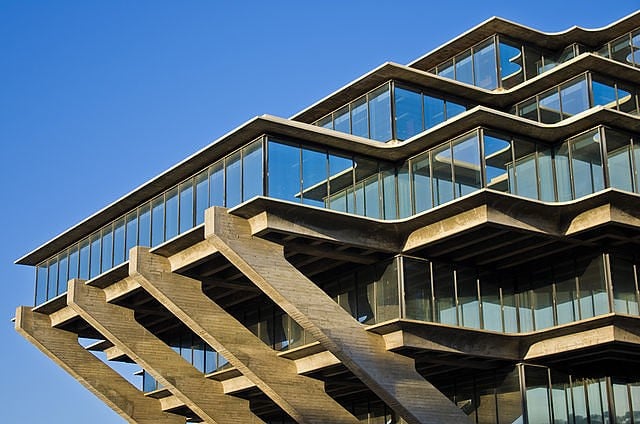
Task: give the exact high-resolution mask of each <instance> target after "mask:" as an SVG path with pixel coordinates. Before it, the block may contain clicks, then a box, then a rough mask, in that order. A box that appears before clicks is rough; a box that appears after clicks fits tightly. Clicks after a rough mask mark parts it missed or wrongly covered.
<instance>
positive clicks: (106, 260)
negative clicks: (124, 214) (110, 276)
mask: <svg viewBox="0 0 640 424" xmlns="http://www.w3.org/2000/svg"><path fill="white" fill-rule="evenodd" d="M112 266H113V232H112V230H111V225H109V226H108V227H107V228H103V229H102V266H101V268H100V270H101V272H105V271H107V270H109V269H111V267H112Z"/></svg>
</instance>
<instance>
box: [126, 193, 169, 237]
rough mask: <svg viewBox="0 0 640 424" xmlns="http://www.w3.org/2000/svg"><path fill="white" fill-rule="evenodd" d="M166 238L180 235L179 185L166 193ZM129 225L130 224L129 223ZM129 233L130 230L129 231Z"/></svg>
mask: <svg viewBox="0 0 640 424" xmlns="http://www.w3.org/2000/svg"><path fill="white" fill-rule="evenodd" d="M164 207H165V223H164V226H165V233H164V235H165V237H164V239H165V240H169V239H171V238H173V237H175V236H177V235H178V187H174V188H172V189H171V190H169V191H168V192H167V193H166V194H165V206H164ZM127 227H128V224H127ZM127 233H128V231H127Z"/></svg>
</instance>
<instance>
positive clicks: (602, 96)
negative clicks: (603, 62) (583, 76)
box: [591, 77, 616, 108]
mask: <svg viewBox="0 0 640 424" xmlns="http://www.w3.org/2000/svg"><path fill="white" fill-rule="evenodd" d="M591 90H593V105H594V106H605V107H610V108H615V107H616V89H615V88H614V87H613V84H608V83H605V82H600V81H597V80H596V77H593V81H592V83H591Z"/></svg>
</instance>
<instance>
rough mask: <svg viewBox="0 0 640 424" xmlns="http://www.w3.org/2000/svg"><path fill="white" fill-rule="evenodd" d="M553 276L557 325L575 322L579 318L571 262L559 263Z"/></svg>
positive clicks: (574, 277)
mask: <svg viewBox="0 0 640 424" xmlns="http://www.w3.org/2000/svg"><path fill="white" fill-rule="evenodd" d="M554 274H555V275H554V277H555V281H556V285H555V290H556V316H557V321H558V325H562V324H567V323H569V322H573V321H577V320H578V319H579V317H580V309H579V306H578V289H577V281H576V276H575V275H576V274H575V269H574V263H573V261H564V262H560V263H559V264H558V266H556V267H555V269H554Z"/></svg>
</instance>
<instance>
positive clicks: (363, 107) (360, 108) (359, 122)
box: [351, 97, 369, 138]
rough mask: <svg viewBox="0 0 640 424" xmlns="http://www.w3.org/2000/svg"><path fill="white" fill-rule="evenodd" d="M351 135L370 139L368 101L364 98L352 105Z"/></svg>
mask: <svg viewBox="0 0 640 424" xmlns="http://www.w3.org/2000/svg"><path fill="white" fill-rule="evenodd" d="M351 134H353V135H357V136H360V137H365V138H369V119H368V112H367V99H366V98H364V97H362V98H360V99H358V100H356V101H354V102H353V103H351Z"/></svg>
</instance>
